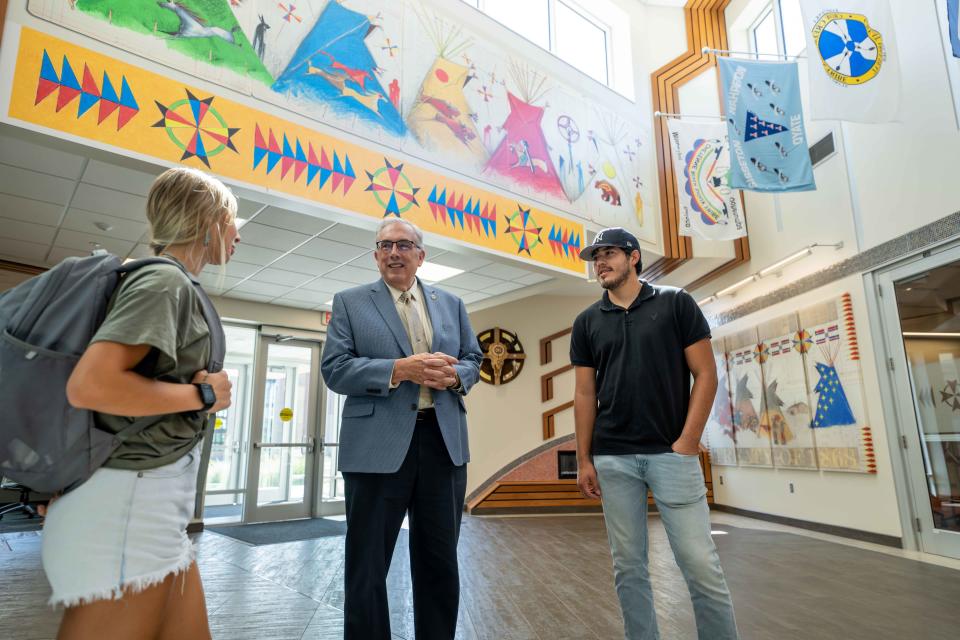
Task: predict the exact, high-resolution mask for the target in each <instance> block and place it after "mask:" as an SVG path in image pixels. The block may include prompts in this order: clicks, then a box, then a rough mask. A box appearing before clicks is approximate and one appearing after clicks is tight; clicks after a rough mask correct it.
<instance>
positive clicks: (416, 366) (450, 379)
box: [390, 351, 459, 391]
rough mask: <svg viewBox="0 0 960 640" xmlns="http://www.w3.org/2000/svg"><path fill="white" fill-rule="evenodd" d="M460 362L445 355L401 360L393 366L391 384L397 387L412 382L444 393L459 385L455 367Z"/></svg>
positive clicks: (420, 355) (438, 353)
mask: <svg viewBox="0 0 960 640" xmlns="http://www.w3.org/2000/svg"><path fill="white" fill-rule="evenodd" d="M458 362H459V360H457V359H456V358H454V357H453V356H449V355H447V354H445V353H441V352H439V351H438V352H436V353H417V354H414V355H412V356H409V357H407V358H400V359H399V360H397V361H396V362H395V363H394V365H393V376H392V377H391V379H390V383H391V384H394V385H397V384H400V383H401V382H405V381H408V380H409V381H410V382H413V383H415V384H419V385H421V386H425V387H429V388H431V389H437V390H438V391H443V390H444V389H447V388H449V387H455V386H457V384H459V379H458V378H457V372H456V370H455V369H454V368H453V365H455V364H457V363H458Z"/></svg>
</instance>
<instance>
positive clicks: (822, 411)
mask: <svg viewBox="0 0 960 640" xmlns="http://www.w3.org/2000/svg"><path fill="white" fill-rule="evenodd" d="M799 322H800V327H801V331H802V334H801V338H802V341H803V343H804V344H806V345H807V351H806V352H805V353H804V362H805V367H806V374H807V387H808V391H809V397H810V400H809V402H810V407H811V416H810V427H811V428H812V429H813V430H814V431H815V432H816V433H815V436H814V437H815V438H816V443H817V462H818V466H819V467H820V468H821V469H828V470H832V471H853V472H861V473H862V472H867V473H874V472H876V458H875V456H874V451H873V436H872V433H871V430H870V426H869V422H868V420H867V416H866V401H865V399H864V395H863V372H862V370H861V367H860V349H859V346H858V343H857V329H856V324H855V322H854V317H853V303H852V300H851V297H850V294H849V293H845V294H843V296H841V297H840V298H838V299H835V300H832V301H830V302H826V303H823V304H819V305H816V306H813V307H810V308H807V309H803V310H801V311H800V313H799Z"/></svg>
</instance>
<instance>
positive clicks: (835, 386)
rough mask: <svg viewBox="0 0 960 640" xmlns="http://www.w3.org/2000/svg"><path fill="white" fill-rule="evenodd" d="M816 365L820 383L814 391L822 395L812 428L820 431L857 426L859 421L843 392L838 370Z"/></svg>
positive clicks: (829, 366) (824, 365)
mask: <svg viewBox="0 0 960 640" xmlns="http://www.w3.org/2000/svg"><path fill="white" fill-rule="evenodd" d="M816 364H817V373H818V374H820V381H819V382H818V383H817V386H816V388H815V389H814V390H813V391H814V393H818V394H820V399H819V400H818V401H817V412H816V413H815V414H814V415H813V420H812V421H811V423H810V426H812V427H813V428H815V429H818V428H823V427H834V426H840V425H846V424H856V423H857V419H856V418H855V417H854V416H853V409H852V408H851V407H850V402H849V401H848V400H847V393H846V392H845V391H844V390H843V385H841V384H840V376H838V375H837V368H836V367H835V366H833V365H829V364H824V363H822V362H818V363H816Z"/></svg>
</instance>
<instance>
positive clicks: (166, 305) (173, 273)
mask: <svg viewBox="0 0 960 640" xmlns="http://www.w3.org/2000/svg"><path fill="white" fill-rule="evenodd" d="M94 342H117V343H120V344H127V345H142V344H146V345H150V347H152V348H151V350H150V353H149V355H148V356H147V357H146V358H145V359H144V361H143V362H141V363H140V364H139V365H138V366H137V367H136V368H135V371H136V372H137V373H139V374H141V375H144V376H146V377H148V378H154V379H157V378H159V379H162V380H164V381H166V382H180V383H189V382H190V381H191V380H192V379H193V376H194V375H195V374H196V372H197V371H200V370H201V369H205V368H206V367H207V364H208V359H209V356H210V331H209V329H208V327H207V323H206V321H205V320H204V318H203V311H202V310H201V306H200V300H199V297H198V295H197V292H196V290H195V289H194V285H193V283H191V282H190V280H189V279H188V278H187V276H186V275H185V274H184V273H183V272H182V271H181V270H180V269H179V268H178V267H176V266H174V265H149V266H146V267H141V268H140V269H138V270H136V271H134V272H132V273H130V274H129V275H126V276H124V279H123V281H122V282H121V284H120V286H119V287H118V289H117V291H116V293H115V294H114V296H113V299H112V300H111V301H110V305H109V306H108V307H107V317H106V319H105V320H104V322H103V324H102V325H100V328H99V329H98V330H97V333H96V335H94V337H93V340H91V344H92V343H94ZM205 415H206V414H200V413H192V412H188V413H172V414H169V415H166V416H163V417H162V418H161V419H160V421H159V422H157V423H156V424H153V425H150V426H149V427H147V428H146V429H144V430H143V431H141V432H140V433H139V434H137V435H135V436H133V437H131V438H130V439H129V440H127V441H126V442H124V443H123V444H121V445H120V447H119V448H117V450H116V451H114V452H113V454H112V455H111V456H110V458H109V460H107V462H106V464H105V465H104V466H107V467H113V468H115V469H133V470H143V469H155V468H157V467H162V466H164V465H166V464H170V463H171V462H174V461H175V460H178V459H180V457H182V456H184V455H186V454H187V453H188V452H189V451H190V450H191V449H193V447H194V446H196V444H197V443H198V442H199V441H200V439H201V437H202V431H203V425H204V418H205ZM94 420H95V423H96V425H97V427H99V428H101V429H103V430H105V431H108V432H110V433H118V432H120V431H121V430H123V429H124V428H125V427H127V426H129V425H130V424H132V423H133V421H134V420H135V418H127V417H123V416H114V415H110V414H106V413H95V414H94Z"/></svg>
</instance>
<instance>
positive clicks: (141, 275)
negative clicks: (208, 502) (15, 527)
mask: <svg viewBox="0 0 960 640" xmlns="http://www.w3.org/2000/svg"><path fill="white" fill-rule="evenodd" d="M236 213H237V201H236V198H234V196H233V194H231V193H230V191H229V190H228V189H227V188H226V187H225V186H224V185H223V184H222V183H221V182H220V181H218V180H216V179H215V178H212V177H210V176H208V175H206V174H205V173H203V172H201V171H197V170H194V169H187V168H182V167H181V168H175V169H170V170H168V171H166V172H164V173H163V174H162V175H161V176H160V177H159V178H157V180H156V181H155V182H154V183H153V186H152V187H151V188H150V193H149V195H148V197H147V220H148V221H149V223H150V230H151V234H152V237H153V240H152V242H151V247H152V248H153V251H154V253H155V254H157V255H159V256H164V257H166V258H168V259H169V260H171V261H172V262H173V263H177V264H159V265H149V266H145V267H141V268H140V269H138V270H136V271H134V272H132V273H131V274H129V275H128V276H126V277H125V278H124V280H123V281H122V283H121V285H120V286H119V287H118V289H117V291H116V293H115V294H114V297H113V299H112V300H111V302H110V306H109V308H108V312H107V317H106V319H105V320H104V322H103V324H102V325H101V326H100V328H99V330H98V332H97V334H96V335H95V336H94V338H93V340H92V341H91V343H90V346H89V347H88V348H87V350H86V352H85V353H84V354H83V356H82V357H81V359H80V361H79V363H78V364H77V366H76V369H75V370H74V372H73V375H72V376H71V378H70V381H69V383H68V384H67V397H68V398H69V400H70V403H71V404H72V405H74V406H76V407H79V408H82V409H89V410H91V411H94V412H95V413H94V416H95V418H94V419H95V420H96V423H97V426H98V427H99V428H101V429H104V430H106V431H108V432H113V433H117V432H119V431H121V430H122V429H123V427H124V426H126V425H129V424H130V423H131V421H132V419H133V418H136V417H139V416H162V417H161V418H160V419H159V421H158V422H157V423H156V424H153V425H152V426H149V427H147V428H146V429H144V430H143V431H142V432H140V433H139V434H137V435H135V436H133V437H131V438H130V439H129V440H126V441H124V442H123V443H122V444H121V445H120V446H119V448H117V449H116V451H114V453H113V454H112V455H111V457H110V459H109V460H108V461H107V463H106V464H105V465H104V466H103V467H102V468H100V469H98V470H97V471H96V472H95V473H94V474H93V476H91V477H90V479H89V480H87V481H86V482H85V483H84V484H82V485H80V487H78V488H77V489H75V490H73V491H71V492H69V493H67V494H66V495H64V496H63V497H61V498H59V499H58V500H56V501H54V502H53V503H52V504H51V505H50V507H49V508H48V510H47V518H46V522H45V524H44V531H43V554H42V556H43V568H44V571H46V574H47V578H48V579H49V581H50V585H51V586H52V588H53V595H52V597H51V603H52V604H54V605H62V606H65V607H66V611H65V613H64V616H63V621H62V622H61V625H60V632H59V635H58V637H59V638H61V639H70V640H73V639H78V640H79V639H85V638H90V639H94V638H95V639H97V640H106V639H109V638H118V639H119V638H124V639H128V638H163V639H166V638H170V639H173V638H176V639H177V640H188V639H193V638H209V637H210V630H209V627H208V624H207V611H206V604H205V601H204V595H203V586H202V584H201V582H200V573H199V571H198V570H197V565H196V562H195V561H194V555H193V548H192V546H191V544H190V541H189V539H188V538H187V534H186V527H187V523H188V521H189V519H190V516H191V515H192V511H193V505H194V499H195V495H196V489H197V487H196V478H197V467H198V465H199V462H200V455H199V451H200V450H199V446H200V440H201V437H202V436H201V433H202V429H203V425H204V421H205V419H206V415H207V413H215V412H217V411H220V410H222V409H225V408H227V407H229V406H230V386H231V385H230V382H229V380H228V379H227V375H226V374H225V373H224V372H219V373H208V372H206V371H205V370H204V368H205V367H206V366H207V362H208V358H209V355H210V332H209V329H208V326H207V323H206V321H205V320H204V317H203V314H202V312H201V307H200V302H199V300H200V299H199V294H198V293H197V291H196V290H195V288H194V285H193V283H192V282H191V281H190V279H189V278H188V277H187V275H186V274H185V273H184V270H186V271H188V272H190V273H192V274H194V275H196V274H199V273H200V270H201V269H203V268H204V267H205V266H206V265H208V264H217V265H223V264H226V262H227V261H229V260H230V257H231V256H232V255H233V252H234V251H235V249H236V245H237V243H238V242H239V241H240V235H239V233H238V232H237V226H236ZM178 265H179V266H178ZM211 392H212V393H211Z"/></svg>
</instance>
